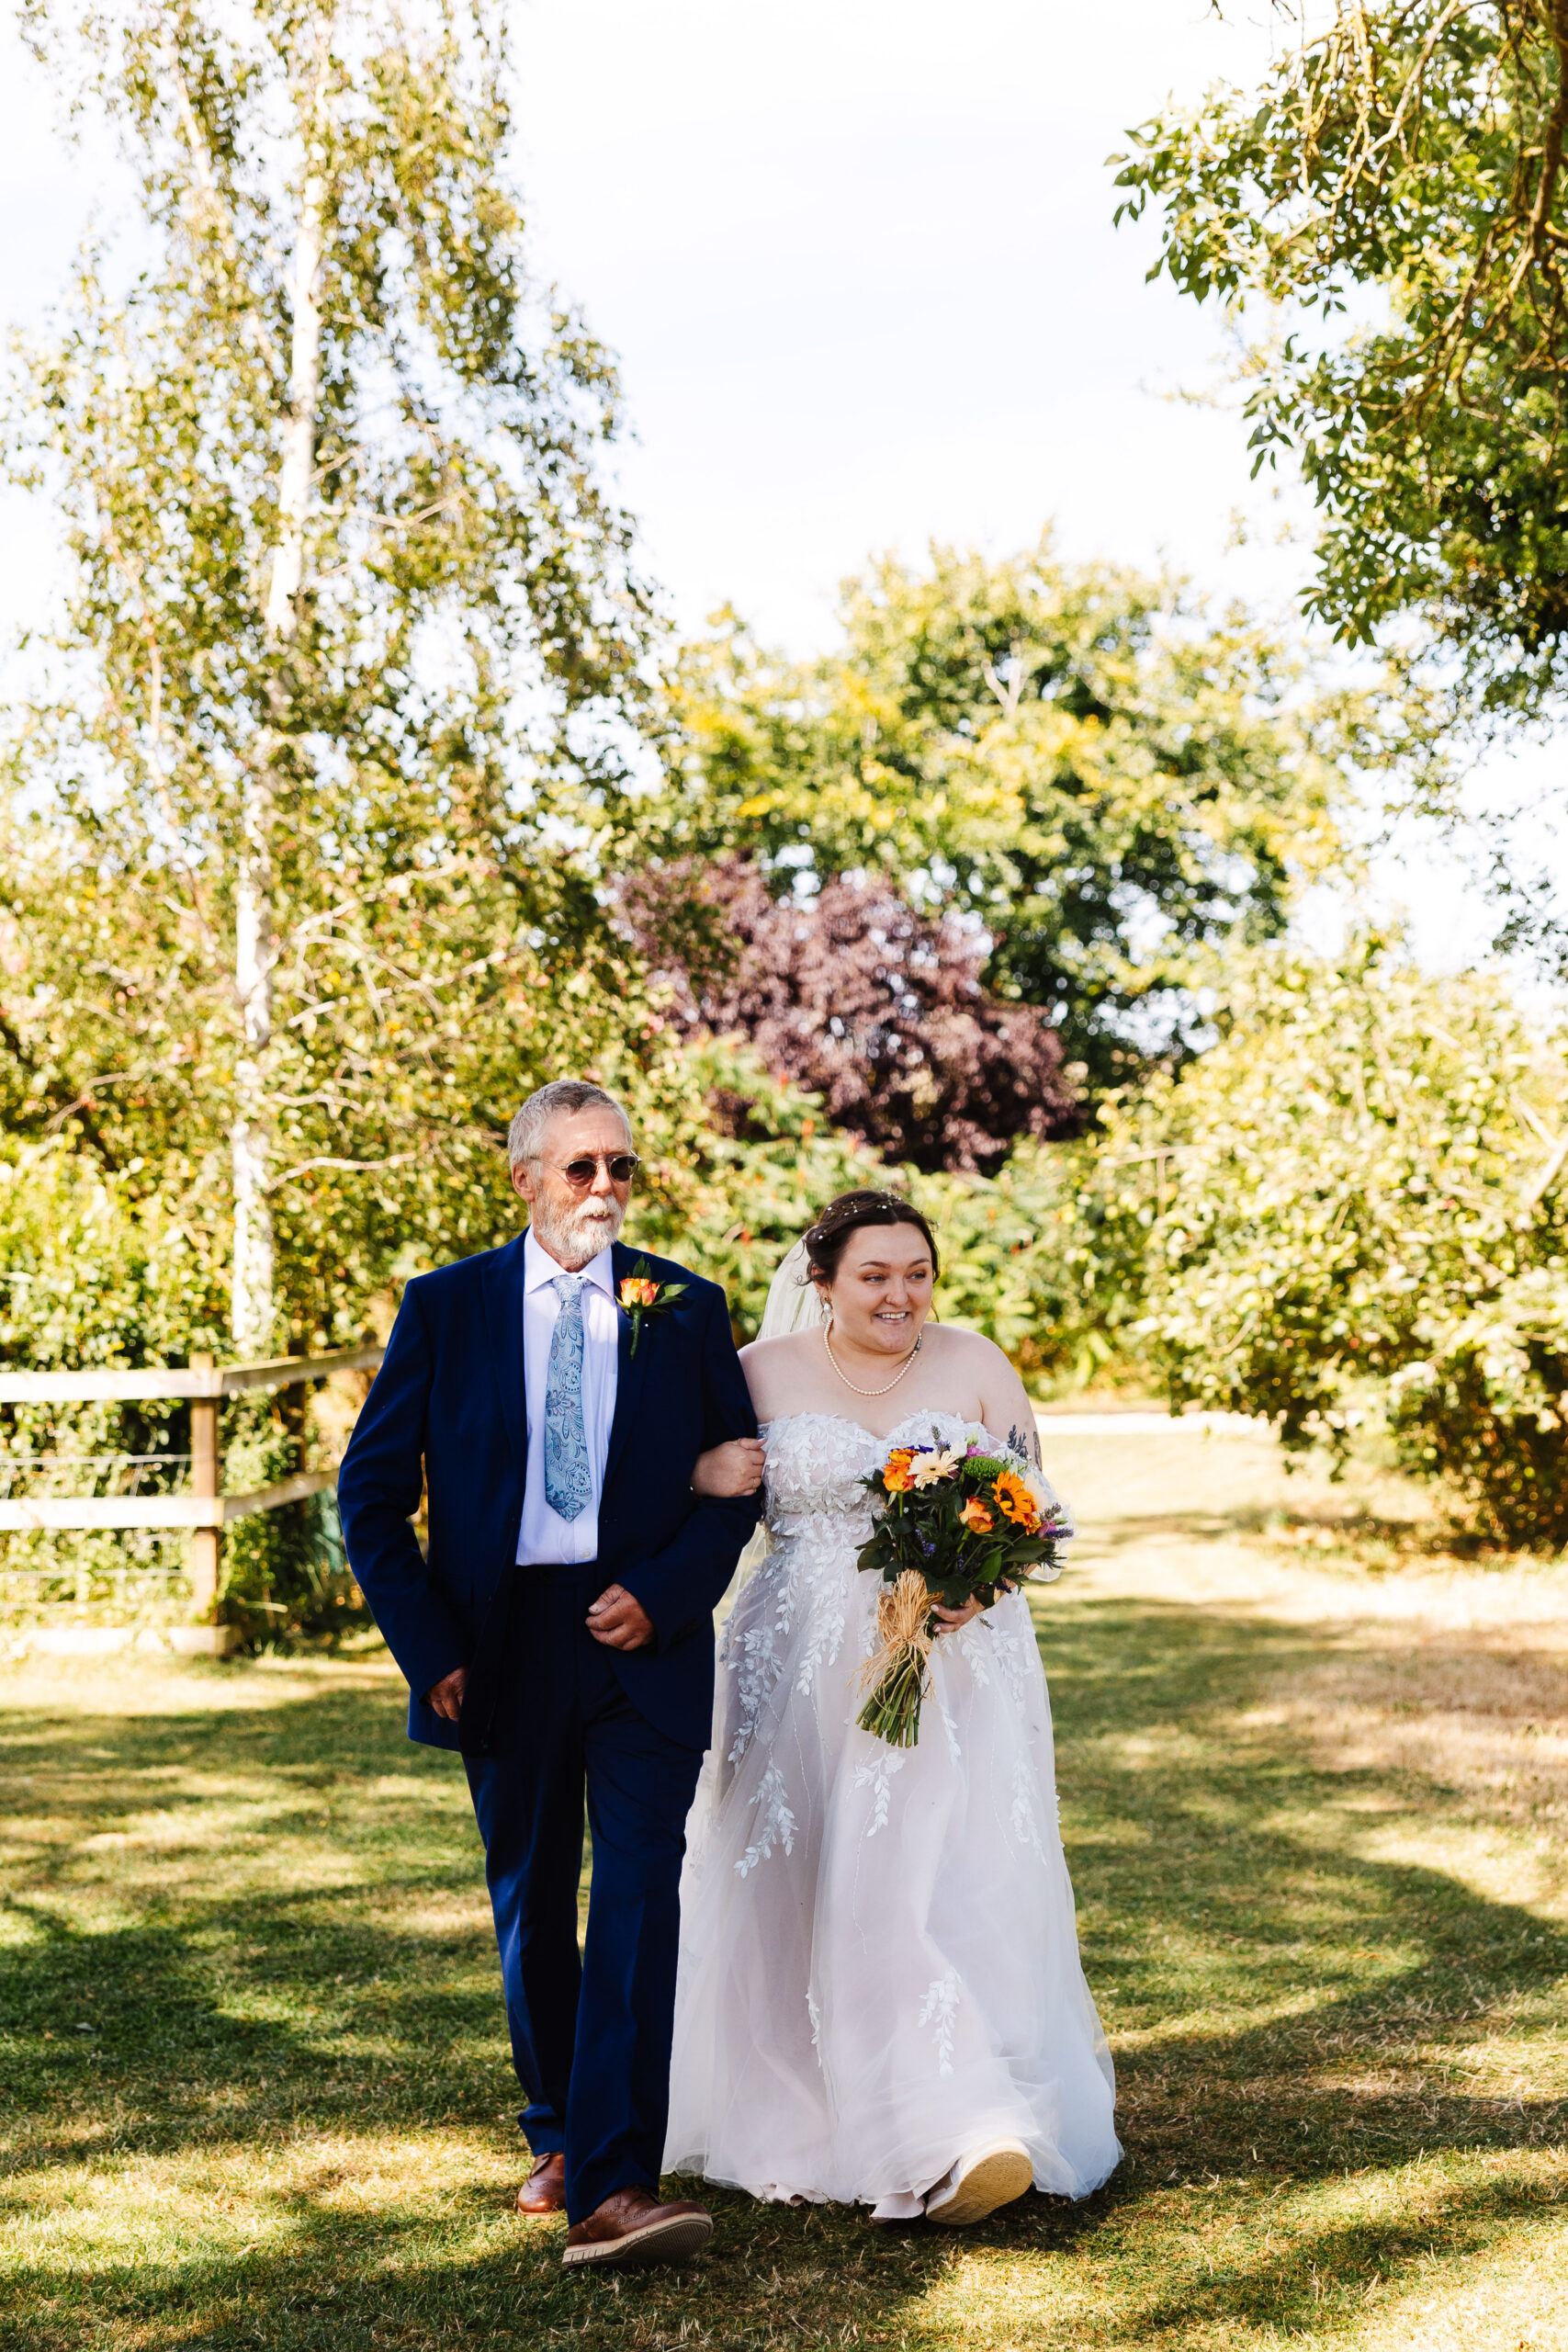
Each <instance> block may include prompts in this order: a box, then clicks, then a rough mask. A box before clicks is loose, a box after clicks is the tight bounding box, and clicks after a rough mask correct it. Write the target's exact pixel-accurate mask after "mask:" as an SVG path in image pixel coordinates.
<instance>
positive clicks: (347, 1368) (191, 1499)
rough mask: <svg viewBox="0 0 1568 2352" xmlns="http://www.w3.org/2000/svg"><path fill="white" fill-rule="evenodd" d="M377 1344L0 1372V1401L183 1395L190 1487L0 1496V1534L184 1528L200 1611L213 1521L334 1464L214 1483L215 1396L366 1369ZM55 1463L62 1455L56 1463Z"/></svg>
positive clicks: (220, 1523) (328, 1476)
mask: <svg viewBox="0 0 1568 2352" xmlns="http://www.w3.org/2000/svg"><path fill="white" fill-rule="evenodd" d="M382 1352H383V1351H382V1350H381V1349H380V1348H378V1347H373V1346H369V1345H367V1346H364V1347H359V1348H338V1349H336V1350H334V1351H333V1353H332V1354H331V1355H324V1356H273V1357H269V1358H268V1359H267V1360H266V1361H265V1362H264V1363H226V1364H220V1363H214V1362H213V1361H212V1359H211V1357H210V1356H200V1355H197V1356H193V1357H192V1358H191V1361H190V1363H188V1364H179V1365H170V1366H169V1367H167V1368H166V1369H164V1368H161V1367H159V1366H157V1365H152V1366H147V1365H141V1366H139V1367H138V1368H137V1369H136V1370H134V1371H130V1370H125V1371H121V1370H110V1369H105V1370H103V1371H97V1372H0V1405H83V1404H96V1403H110V1404H141V1403H146V1402H149V1401H150V1400H152V1399H154V1398H162V1397H188V1398H189V1399H190V1408H191V1410H190V1430H191V1442H190V1453H189V1454H188V1455H187V1456H186V1457H185V1458H186V1460H188V1462H189V1464H190V1473H191V1476H190V1492H189V1493H188V1494H184V1495H81V1496H73V1495H37V1496H32V1497H25V1496H24V1497H17V1498H7V1499H6V1500H0V1534H21V1533H29V1532H35V1531H37V1530H39V1529H53V1530H59V1531H62V1532H70V1531H83V1532H86V1531H94V1532H98V1531H103V1530H105V1529H114V1528H128V1527H171V1528H181V1527H183V1528H187V1529H188V1530H189V1531H190V1580H191V1606H192V1613H193V1615H194V1616H195V1617H196V1619H197V1622H201V1621H203V1620H206V1619H208V1618H209V1617H210V1615H211V1613H212V1611H213V1608H214V1605H215V1603H216V1601H217V1598H218V1569H219V1548H220V1544H221V1541H222V1531H223V1530H224V1528H225V1527H230V1526H231V1525H232V1524H233V1522H234V1521H235V1520H238V1519H248V1518H249V1517H250V1516H251V1514H252V1513H253V1512H254V1511H258V1510H278V1509H279V1508H280V1507H281V1506H282V1505H283V1504H285V1503H297V1502H303V1501H304V1500H305V1498H307V1497H308V1496H310V1495H319V1494H321V1492H322V1491H323V1489H324V1488H326V1487H335V1486H336V1485H337V1472H336V1470H335V1469H332V1470H301V1471H299V1472H298V1473H297V1474H296V1476H293V1477H292V1478H282V1479H279V1480H278V1482H277V1484H276V1486H271V1487H256V1488H254V1490H253V1491H252V1492H251V1493H250V1494H244V1495H225V1494H224V1493H222V1492H221V1491H220V1490H221V1487H222V1483H223V1479H222V1469H223V1464H222V1457H221V1455H220V1451H219V1441H218V1407H219V1404H220V1400H221V1399H222V1398H223V1397H240V1396H243V1395H244V1394H245V1393H246V1392H247V1391H248V1390H250V1389H253V1388H294V1387H298V1386H299V1384H300V1383H301V1382H302V1381H313V1380H325V1379H328V1378H329V1377H330V1376H331V1374H333V1373H334V1372H374V1371H375V1370H376V1369H377V1367H378V1365H379V1363H380V1362H381V1357H382ZM59 1466H60V1467H61V1468H64V1467H65V1464H63V1463H62V1464H60V1465H59Z"/></svg>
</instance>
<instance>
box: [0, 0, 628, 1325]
mask: <svg viewBox="0 0 1568 2352" xmlns="http://www.w3.org/2000/svg"><path fill="white" fill-rule="evenodd" d="M25 23H26V25H27V27H28V31H29V33H30V35H31V37H32V39H33V40H34V41H35V43H36V45H37V46H38V48H39V51H40V53H41V54H43V55H44V56H45V57H46V58H47V59H48V60H49V61H50V62H51V64H52V65H53V66H54V67H55V68H56V70H57V71H58V73H59V74H60V75H61V78H62V83H63V84H64V85H66V86H67V87H68V88H69V89H71V90H72V91H73V94H74V95H75V96H77V97H85V98H86V99H87V100H89V101H91V102H92V103H94V104H96V105H97V106H98V107H101V108H102V109H103V111H104V112H105V113H106V114H107V118H108V119H109V121H110V122H111V123H112V124H113V126H114V128H115V130H116V131H117V132H118V136H119V140H120V142H121V145H122V148H123V150H124V153H125V155H126V158H127V161H128V163H129V166H130V172H131V175H132V180H133V185H134V187H135V188H136V190H137V195H138V213H137V217H136V219H135V220H134V221H133V223H132V224H131V233H130V237H129V239H128V240H127V247H126V251H125V253H124V254H117V253H116V252H114V251H112V250H109V251H106V250H104V249H102V248H100V247H96V246H90V247H89V248H88V249H87V250H86V251H85V253H84V254H83V256H82V258H81V261H80V264H79V266H78V270H77V274H76V279H75V285H74V289H73V294H72V297H71V299H70V301H69V302H68V304H67V305H66V306H65V308H64V309H63V311H62V312H61V314H60V315H59V317H58V318H57V320H56V322H54V324H53V326H52V328H51V330H50V331H49V332H48V333H47V334H45V335H44V336H43V337H42V338H41V339H39V341H37V342H36V343H34V344H33V345H31V346H30V347H29V348H28V349H27V350H26V351H25V352H24V353H23V355H22V365H21V370H20V377H19V383H18V389H17V401H16V403H15V413H14V418H13V431H12V438H11V446H10V458H11V462H12V464H13V467H14V468H15V469H17V470H19V471H21V472H23V473H24V474H26V475H28V478H30V479H31V480H33V481H36V482H38V483H39V485H41V486H43V487H44V488H46V489H48V490H49V491H50V492H52V493H53V494H54V495H55V496H56V497H57V498H58V499H59V501H60V503H61V504H62V508H63V511H64V514H65V516H66V518H67V521H68V525H69V530H70V547H71V554H72V558H73V583H72V587H71V591H70V597H69V605H68V610H67V613H66V616H65V618H64V621H63V624H62V628H61V629H60V630H59V632H58V634H57V637H56V639H55V641H54V645H53V649H52V657H51V661H50V662H49V663H48V664H47V665H46V670H45V674H44V683H43V684H41V685H40V688H39V692H38V693H37V695H35V697H34V699H33V701H32V702H31V704H30V705H29V707H27V708H26V709H25V710H24V711H23V712H22V713H21V714H20V716H19V721H18V724H17V727H16V729H15V730H14V741H13V745H12V751H11V757H10V763H9V765H10V784H11V792H10V803H9V813H8V816H7V818H6V836H7V837H6V842H5V844H4V846H5V849H6V852H7V859H6V880H5V883H4V886H3V888H4V899H3V910H4V911H3V918H0V920H3V925H4V945H5V950H6V953H5V969H4V973H3V976H0V1046H3V1047H4V1049H5V1055H6V1068H5V1070H4V1087H5V1100H4V1104H3V1113H4V1117H5V1120H6V1124H7V1125H9V1126H10V1127H11V1128H12V1129H13V1130H14V1131H17V1132H21V1133H24V1134H25V1133H38V1132H41V1131H43V1130H46V1129H50V1128H53V1129H56V1130H59V1129H61V1128H64V1129H66V1130H69V1131H70V1132H71V1133H73V1135H74V1136H76V1137H77V1138H78V1139H79V1141H80V1142H81V1144H82V1145H83V1147H84V1148H87V1149H89V1150H90V1151H92V1152H93V1153H94V1154H96V1156H97V1157H98V1159H100V1160H101V1161H102V1162H103V1164H104V1165H105V1166H106V1167H107V1168H110V1169H113V1170H119V1171H130V1170H138V1171H139V1173H140V1177H141V1182H143V1183H144V1184H148V1185H165V1186H167V1187H169V1188H171V1189H172V1194H173V1195H177V1196H178V1198H179V1200H180V1201H181V1202H182V1203H183V1204H185V1207H184V1211H183V1212H182V1213H184V1214H186V1216H187V1217H188V1219H189V1220H190V1221H191V1222H192V1223H193V1224H194V1225H197V1226H200V1227H201V1228H202V1229H203V1230H204V1231H205V1232H206V1234H207V1235H208V1237H209V1246H210V1247H211V1248H212V1249H213V1250H215V1251H216V1252H217V1253H218V1254H219V1255H220V1257H227V1256H228V1254H229V1251H230V1249H231V1253H232V1282H231V1337H232V1340H233V1343H234V1345H235V1347H236V1348H237V1349H238V1350H239V1351H241V1352H242V1353H250V1352H255V1351H263V1352H265V1351H266V1350H267V1349H268V1348H270V1347H272V1346H274V1345H276V1343H277V1340H278V1339H279V1338H280V1337H281V1336H282V1334H281V1331H280V1329H279V1320H280V1310H281V1312H282V1313H283V1314H284V1315H286V1316H287V1318H288V1321H290V1322H291V1323H292V1324H293V1325H294V1326H295V1327H296V1328H302V1329H321V1328H322V1327H325V1328H326V1329H329V1330H330V1329H331V1327H332V1323H333V1317H334V1315H335V1316H336V1317H338V1318H339V1319H340V1320H341V1319H342V1318H344V1317H347V1318H348V1319H349V1321H350V1322H351V1323H352V1320H353V1318H354V1317H355V1314H356V1312H357V1311H358V1310H359V1305H360V1302H362V1301H363V1298H364V1295H365V1293H366V1290H367V1288H369V1287H374V1286H375V1285H376V1283H378V1282H382V1281H385V1279H386V1278H387V1272H388V1269H389V1266H390V1265H391V1264H392V1263H393V1262H394V1261H395V1260H396V1258H397V1254H398V1252H399V1251H400V1250H404V1249H405V1248H406V1247H407V1246H408V1245H409V1243H410V1241H411V1238H412V1242H413V1243H414V1245H415V1246H416V1247H417V1246H418V1245H419V1243H420V1242H421V1240H422V1239H423V1238H428V1237H433V1236H434V1235H435V1234H439V1236H440V1244H441V1246H442V1247H444V1248H447V1249H449V1248H450V1247H451V1246H453V1244H454V1243H456V1244H457V1246H459V1247H460V1246H463V1244H464V1242H465V1241H466V1242H467V1243H468V1246H479V1244H480V1243H482V1242H483V1241H485V1240H487V1239H489V1238H491V1230H490V1226H491V1223H492V1222H493V1220H494V1219H495V1218H496V1217H497V1216H498V1215H499V1212H500V1210H501V1208H502V1204H503V1200H504V1181H505V1180H504V1170H502V1169H501V1168H500V1167H499V1166H498V1164H497V1161H496V1157H495V1152H494V1144H495V1140H496V1137H497V1135H498V1133H499V1132H500V1131H501V1130H502V1128H503V1126H504V1121H505V1116H506V1114H507V1112H508V1110H509V1109H510V1107H511V1106H512V1104H513V1102H514V1100H515V1098H516V1096H517V1094H518V1093H519V1091H525V1089H526V1087H527V1086H528V1085H529V1084H531V1083H533V1082H536V1080H537V1078H538V1077H540V1076H542V1075H545V1074H547V1072H548V1071H550V1070H551V1069H559V1068H562V1067H581V1065H582V1064H583V1063H584V1062H591V1061H595V1060H599V1061H605V1060H606V1059H607V1060H608V1061H609V1062H610V1063H611V1064H612V1065H614V1067H615V1075H616V1076H617V1077H621V1078H622V1080H623V1082H627V1081H628V1080H629V1082H630V1084H631V1086H632V1091H634V1092H635V1091H636V1089H637V1084H638V1083H639V1082H640V1081H639V1078H638V1070H637V1054H638V1052H639V1051H640V1050H641V1049H642V1047H643V1046H644V1045H645V1044H646V1043H648V1042H649V1041H650V1040H655V1039H656V1031H655V1029H654V1028H653V1026H652V1025H651V1024H650V1023H649V1022H648V1021H647V1020H646V1018H645V1015H644V1012H643V1011H642V1010H641V1008H640V1003H639V999H638V996H637V982H636V974H635V970H634V969H633V968H632V967H630V965H629V964H628V960H627V958H626V956H625V954H624V952H623V951H622V950H621V949H620V947H619V946H618V944H616V942H615V940H614V939H613V937H612V936H611V935H610V934H609V933H608V932H607V930H606V928H605V925H604V922H603V920H602V918H601V915H600V911H599V906H598V901H597V897H596V894H595V890H594V888H593V874H594V870H595V867H596V864H597V861H598V858H599V856H600V854H601V852H602V849H603V845H604V839H605V837H606V835H607V834H608V833H609V832H611V831H614V828H615V824H616V822H617V817H616V810H617V808H618V805H619V801H620V797H621V794H622V786H623V784H624V781H625V775H626V760H627V747H628V743H629V740H630V734H631V729H632V727H633V725H634V723H635V720H636V717H637V710H638V707H639V705H640V700H641V696H642V691H643V690H642V687H641V684H640V683H639V680H640V666H639V665H641V664H642V663H643V662H644V659H645V655H646V653H647V650H648V646H649V606H648V602H647V598H646V595H645V594H644V591H643V589H642V587H641V585H640V584H639V582H638V580H637V576H636V573H635V571H634V568H633V565H632V561H631V553H630V532H629V526H628V525H627V522H626V518H625V516H624V515H622V514H621V513H620V512H619V511H618V510H617V509H616V508H615V505H614V504H613V503H611V502H610V501H609V500H608V499H607V498H606V496H605V494H604V490H603V488H602V487H601V483H600V479H599V475H598V472H597V470H596V469H597V465H598V457H599V452H600V450H601V449H602V447H603V446H604V443H605V442H606V440H608V439H609V438H610V437H612V436H613V435H614V434H615V430H616V425H617V392H616V386H615V376H614V372H613V369H612V368H611V365H610V363H609V361H608V360H607V358H606V356H605V355H604V352H603V351H602V350H601V349H600V347H599V346H598V345H596V344H595V343H594V342H593V341H592V338H591V337H590V336H589V335H588V334H586V333H585V332H584V331H583V329H582V327H581V324H580V323H579V322H577V321H576V320H575V319H574V318H573V317H572V315H571V314H570V312H569V311H566V310H564V309H563V308H562V307H561V306H560V305H559V303H558V302H557V301H555V300H553V298H547V297H545V296H544V295H541V294H540V292H539V291H538V290H537V289H536V288H534V287H533V286H532V284H531V283H530V280H529V278H528V276H527V273H526V270H525V260H524V253H523V243H522V219H521V213H520V209H519V205H518V201H517V198H516V197H515V195H514V194H513V190H512V187H511V185H510V181H509V177H508V162H507V157H508V145H509V138H510V130H511V125H510V119H509V114H508V102H507V95H506V94H507V88H508V72H509V68H508V60H507V55H506V48H505V37H504V23H503V16H502V10H501V9H500V8H499V7H498V6H492V5H491V0H423V5H419V6H414V7H412V9H404V8H398V7H396V6H392V5H391V0H384V5H383V0H370V5H368V6H363V7H354V8H351V7H349V6H347V5H346V0H342V4H341V5H340V0H243V5H241V6H237V7H235V8H234V9H231V10H224V11H219V12H215V11H213V10H211V9H209V8H201V7H197V6H192V5H188V0H148V5H146V6H140V5H130V0H128V5H126V6H122V7H111V8H110V9H108V10H106V11H98V10H87V9H85V7H84V8H83V9H81V10H79V11H77V12H75V13H72V12H71V11H70V10H69V9H68V8H67V7H66V6H60V7H54V6H44V5H34V6H29V7H28V9H27V10H26V12H25Z"/></svg>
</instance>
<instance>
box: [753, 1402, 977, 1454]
mask: <svg viewBox="0 0 1568 2352" xmlns="http://www.w3.org/2000/svg"><path fill="white" fill-rule="evenodd" d="M922 1418H927V1419H931V1420H933V1421H957V1422H958V1423H959V1424H960V1426H961V1427H962V1428H964V1429H966V1430H978V1429H980V1428H981V1427H982V1426H983V1425H982V1424H981V1423H980V1422H979V1421H977V1420H975V1419H972V1418H971V1416H970V1415H969V1414H967V1413H952V1412H949V1411H948V1409H947V1407H946V1406H945V1405H917V1406H916V1407H915V1408H914V1410H913V1411H912V1412H908V1413H906V1414H905V1416H904V1418H903V1419H902V1420H901V1421H895V1422H894V1424H893V1426H892V1428H891V1429H890V1430H887V1431H886V1434H884V1435H881V1436H879V1435H878V1434H877V1432H876V1430H868V1429H867V1427H866V1425H865V1423H864V1422H863V1421H857V1420H856V1419H855V1418H854V1416H853V1414H852V1413H822V1412H805V1413H775V1414H774V1415H773V1418H772V1419H771V1420H766V1421H759V1422H758V1424H757V1428H758V1430H759V1431H761V1430H782V1429H783V1428H784V1425H785V1423H786V1422H789V1421H837V1422H838V1423H839V1425H840V1428H841V1429H846V1430H859V1432H860V1434H861V1436H862V1437H868V1438H870V1440H871V1442H872V1443H873V1445H886V1444H887V1443H888V1442H890V1441H891V1440H892V1439H893V1438H896V1437H897V1435H898V1433H899V1431H900V1430H904V1429H907V1428H908V1425H909V1423H910V1422H911V1421H918V1420H919V1419H922Z"/></svg>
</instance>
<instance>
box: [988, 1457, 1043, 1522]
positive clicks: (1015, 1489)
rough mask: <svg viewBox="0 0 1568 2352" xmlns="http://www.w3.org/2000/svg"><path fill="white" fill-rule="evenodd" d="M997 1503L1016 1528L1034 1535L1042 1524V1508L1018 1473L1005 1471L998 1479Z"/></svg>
mask: <svg viewBox="0 0 1568 2352" xmlns="http://www.w3.org/2000/svg"><path fill="white" fill-rule="evenodd" d="M996 1497H997V1502H998V1507H999V1508H1000V1510H1002V1511H1003V1513H1004V1514H1005V1516H1006V1517H1007V1518H1009V1519H1010V1520H1011V1521H1012V1523H1013V1525H1014V1526H1015V1527H1021V1528H1023V1529H1024V1530H1025V1532H1027V1533H1028V1534H1031V1535H1032V1534H1033V1532H1034V1531H1035V1529H1036V1528H1037V1527H1038V1526H1039V1524H1040V1506H1039V1504H1038V1503H1037V1502H1036V1501H1035V1499H1034V1497H1033V1495H1032V1493H1031V1492H1030V1490H1029V1488H1028V1487H1026V1486H1025V1485H1024V1483H1023V1480H1022V1479H1021V1477H1019V1476H1018V1475H1017V1473H1016V1471H1012V1470H1003V1471H1001V1472H1000V1473H999V1474H998V1478H997V1484H996Z"/></svg>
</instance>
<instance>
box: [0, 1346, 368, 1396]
mask: <svg viewBox="0 0 1568 2352" xmlns="http://www.w3.org/2000/svg"><path fill="white" fill-rule="evenodd" d="M381 1355H382V1351H381V1349H379V1348H376V1347H365V1348H339V1349H337V1350H336V1351H335V1352H334V1353H333V1354H332V1355H327V1356H273V1357H270V1358H269V1359H268V1360H267V1361H266V1362H265V1363H223V1364H214V1363H203V1362H202V1360H201V1358H200V1357H199V1356H197V1357H196V1358H195V1359H194V1360H193V1361H192V1362H191V1363H189V1364H174V1365H171V1366H170V1367H169V1368H168V1370H167V1371H164V1370H162V1369H160V1368H159V1367H158V1366H157V1365H153V1366H152V1367H148V1366H147V1365H141V1366H140V1367H139V1368H138V1369H137V1370H135V1371H134V1372H130V1371H127V1372H121V1371H118V1370H106V1371H103V1372H0V1405H91V1404H100V1403H105V1402H107V1403H111V1404H124V1405H132V1404H146V1403H147V1402H149V1401H150V1400H151V1399H152V1398H155V1397H192V1398H196V1397H239V1396H242V1395H243V1393H244V1391H245V1390H246V1389H248V1388H294V1387H298V1385H299V1383H300V1381H302V1380H324V1379H325V1378H326V1377H327V1375H328V1374H329V1373H333V1372H373V1371H374V1370H375V1369H376V1367H377V1365H378V1364H379V1363H380V1361H381Z"/></svg>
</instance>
